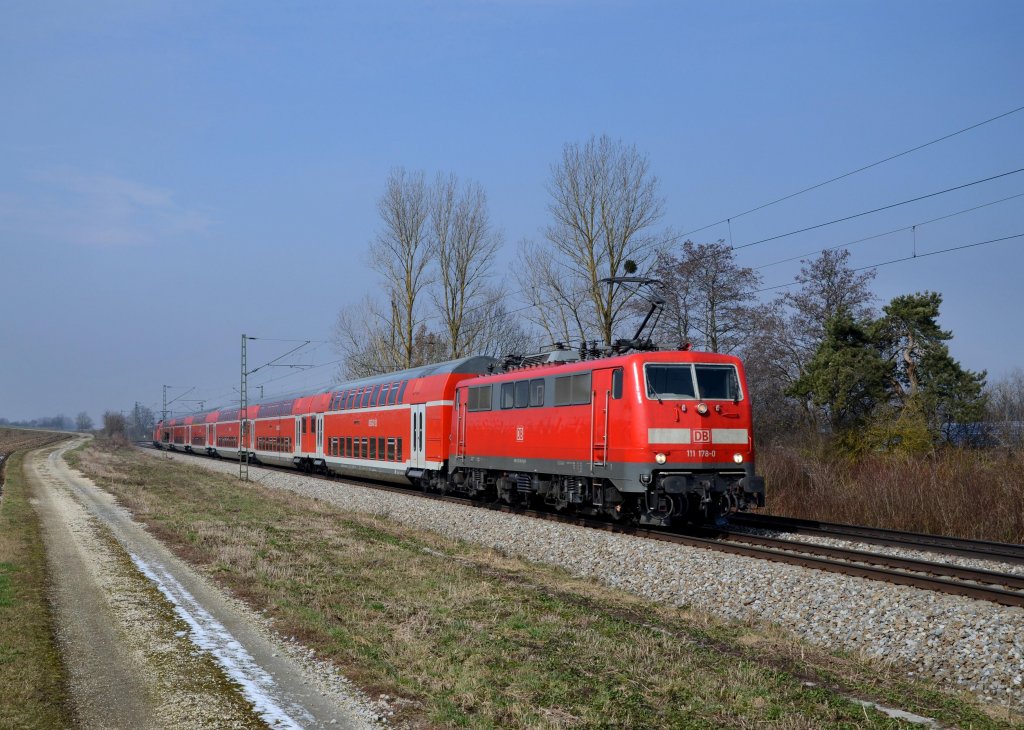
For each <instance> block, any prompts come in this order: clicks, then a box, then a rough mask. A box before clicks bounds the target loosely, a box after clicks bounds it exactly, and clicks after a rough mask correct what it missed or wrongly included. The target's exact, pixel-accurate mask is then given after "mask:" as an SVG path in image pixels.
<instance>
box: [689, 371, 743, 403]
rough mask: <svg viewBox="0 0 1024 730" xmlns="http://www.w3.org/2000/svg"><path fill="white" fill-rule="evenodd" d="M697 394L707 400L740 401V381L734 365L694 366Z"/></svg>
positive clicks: (741, 395)
mask: <svg viewBox="0 0 1024 730" xmlns="http://www.w3.org/2000/svg"><path fill="white" fill-rule="evenodd" d="M693 370H694V372H695V373H696V374H697V392H698V393H700V397H701V398H703V399H705V400H737V401H738V400H740V399H741V398H743V393H741V392H740V379H739V377H738V376H737V375H736V368H734V367H733V366H732V365H694V366H693Z"/></svg>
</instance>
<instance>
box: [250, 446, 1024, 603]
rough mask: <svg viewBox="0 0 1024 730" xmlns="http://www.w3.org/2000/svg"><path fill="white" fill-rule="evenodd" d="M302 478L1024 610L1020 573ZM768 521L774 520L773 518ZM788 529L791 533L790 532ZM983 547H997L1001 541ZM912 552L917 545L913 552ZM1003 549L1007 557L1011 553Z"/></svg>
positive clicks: (935, 542) (763, 524)
mask: <svg viewBox="0 0 1024 730" xmlns="http://www.w3.org/2000/svg"><path fill="white" fill-rule="evenodd" d="M260 466H261V467H262V468H265V469H274V470H280V471H282V472H285V473H291V474H297V473H299V472H296V471H295V470H294V469H289V468H286V467H273V466H267V465H260ZM305 476H314V477H316V478H320V479H326V480H329V481H339V480H343V481H346V482H352V483H355V484H358V485H359V486H364V487H367V488H371V489H377V490H381V491H388V492H394V493H396V494H404V495H406V496H419V497H421V498H426V499H434V500H439V501H444V502H450V503H453V504H461V505H466V506H470V507H474V508H476V509H485V510H492V511H500V512H507V513H512V514H519V515H524V516H527V517H533V518H536V519H542V520H548V521H553V522H560V523H563V524H572V525H578V526H583V527H588V528H592V529H598V530H604V531H606V532H614V533H620V534H625V535H631V536H634V537H640V538H645V539H650V540H658V541H661V542H668V543H673V544H676V545H686V546H689V547H696V548H702V549H708V550H714V551H717V552H721V553H726V554H730V555H743V556H746V557H753V558H759V559H762V560H770V561H772V562H777V563H786V564H789V565H796V566H800V567H804V568H812V569H815V570H824V571H828V572H832V573H839V574H843V575H849V576H855V577H859V578H866V579H869V580H877V581H883V582H886V583H891V584H895V585H907V586H913V587H915V588H922V589H925V590H930V591H936V592H939V593H945V594H949V595H958V596H965V597H968V598H973V599H977V600H984V601H990V602H993V603H998V604H1002V605H1005V606H1012V607H1019V608H1024V576H1021V575H1015V574H1011V573H1002V572H996V571H990V570H981V569H976V568H967V567H961V566H956V565H951V564H949V563H944V562H939V561H926V560H917V559H910V558H900V557H894V556H891V555H884V554H879V553H872V552H868V551H862V550H854V549H847V548H839V547H832V546H825V545H816V544H813V543H806V542H797V541H793V540H785V539H781V538H774V537H764V536H759V535H753V534H749V533H746V532H738V531H734V530H729V529H719V528H699V529H694V530H692V531H689V532H687V533H677V532H666V531H663V530H652V529H647V528H642V527H637V526H634V525H625V524H617V523H611V522H605V521H601V520H596V519H591V518H588V517H581V516H578V515H567V514H559V513H556V512H545V511H541V510H534V509H529V508H523V507H518V506H510V505H504V504H497V503H484V502H479V501H476V500H472V499H467V498H464V497H455V496H451V495H445V494H436V493H431V492H423V491H418V490H414V489H410V488H407V487H399V486H395V485H392V484H384V483H381V482H374V481H368V480H362V479H353V478H350V477H337V476H333V475H316V474H313V475H309V474H306V475H305ZM747 517H751V516H750V515H743V518H744V519H743V520H737V522H739V523H740V524H744V525H749V526H756V527H758V528H760V529H780V528H778V527H771V528H769V527H768V526H767V525H768V523H767V520H760V521H759V520H757V519H755V520H753V521H748V520H747V519H746V518H747ZM757 517H759V516H757ZM771 519H773V520H774V519H776V518H771ZM784 521H785V518H784ZM796 522H800V521H796ZM752 523H756V524H752ZM772 524H780V523H772ZM814 524H827V523H814ZM837 527H838V526H837ZM844 527H849V528H851V529H852V530H856V531H864V533H865V534H866V533H871V532H878V533H892V534H893V535H903V536H904V537H906V536H908V535H912V534H913V533H895V532H894V531H889V530H875V529H874V528H860V527H855V526H844ZM822 529H824V528H822ZM791 531H794V532H795V531H796V530H791ZM827 534H828V536H830V537H837V538H840V539H856V540H857V541H859V542H868V540H865V539H863V538H862V537H861V536H860V535H861V533H860V532H858V533H856V534H857V535H858V536H857V537H856V538H854V537H844V536H843V535H841V534H840V533H839V532H838V531H835V532H827ZM921 537H924V538H932V542H930V543H928V544H929V545H930V548H929V551H930V552H939V553H945V554H947V555H950V554H952V555H960V556H962V555H964V553H965V551H967V550H968V549H969V548H967V547H965V546H964V545H962V543H971V542H972V541H969V540H967V541H965V540H959V539H958V538H945V537H940V536H930V535H923V536H921ZM876 539H877V540H879V541H881V540H883V539H890V540H896V538H895V537H890V538H883V537H877V538H876ZM907 539H909V538H907ZM944 540H945V541H950V543H951V544H952V543H958V545H957V546H955V547H953V548H952V549H949V550H945V549H944V548H943V546H942V541H944ZM878 544H883V545H891V544H893V543H888V542H879V543H878ZM982 544H985V545H1002V543H982ZM898 546H899V547H912V545H910V544H908V543H907V541H906V540H904V541H903V542H900V543H898ZM1007 547H1009V548H1021V549H1022V551H1024V547H1022V546H1014V545H1009V546H1007ZM916 549H923V548H920V547H917V548H916ZM1009 552H1010V553H1012V552H1013V551H1009ZM999 555H1001V553H996V552H994V551H992V550H989V551H987V552H985V553H984V556H983V559H985V560H998V561H1003V562H1007V561H1006V560H1004V559H1003V558H1002V557H999ZM968 557H974V558H979V557H982V556H979V555H978V554H977V553H969V554H968ZM1008 562H1024V560H1021V561H1017V560H1015V559H1013V555H1010V559H1009V561H1008Z"/></svg>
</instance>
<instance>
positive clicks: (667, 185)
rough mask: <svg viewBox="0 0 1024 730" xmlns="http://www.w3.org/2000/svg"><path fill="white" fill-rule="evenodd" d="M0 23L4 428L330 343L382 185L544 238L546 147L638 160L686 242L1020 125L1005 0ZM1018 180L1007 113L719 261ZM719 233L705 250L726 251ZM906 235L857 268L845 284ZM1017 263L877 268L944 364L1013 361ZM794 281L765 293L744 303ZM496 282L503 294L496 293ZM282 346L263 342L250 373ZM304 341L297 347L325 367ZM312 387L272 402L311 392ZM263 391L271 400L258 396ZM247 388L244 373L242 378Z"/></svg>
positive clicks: (1019, 348)
mask: <svg viewBox="0 0 1024 730" xmlns="http://www.w3.org/2000/svg"><path fill="white" fill-rule="evenodd" d="M3 19H4V20H3V23H2V24H0V69H2V71H3V73H2V74H0V99H2V100H3V101H2V105H0V109H2V113H0V161H2V164H0V307H2V312H3V316H2V317H0V416H4V417H7V418H31V417H35V416H41V415H52V414H55V413H58V412H63V413H66V414H68V415H74V414H75V413H77V412H78V411H80V410H86V411H88V412H90V413H91V414H92V415H93V416H94V417H95V418H98V417H99V415H100V414H101V413H102V411H103V410H104V409H107V408H111V409H121V408H129V407H131V404H132V402H133V401H135V400H138V401H141V402H143V403H145V404H147V405H150V406H154V405H156V406H158V405H159V401H160V395H161V386H162V385H164V384H170V385H174V386H179V389H172V391H171V392H172V397H173V396H174V395H175V394H180V393H182V392H184V389H185V387H192V386H195V387H196V391H194V392H193V394H191V395H190V396H188V398H192V397H198V398H206V399H211V400H213V399H216V398H218V397H224V396H225V395H228V396H229V395H230V393H231V387H232V386H236V385H237V378H238V375H237V373H238V340H239V335H240V333H242V332H243V331H244V332H247V333H251V334H255V335H258V336H261V337H269V338H282V339H288V338H300V339H306V338H309V339H314V340H316V339H320V340H326V339H328V337H329V335H330V330H331V327H332V325H333V322H334V320H335V317H336V314H337V311H338V309H339V307H341V306H342V305H344V304H346V303H351V302H354V301H356V300H358V299H360V298H361V297H362V296H363V295H364V294H366V293H370V292H372V291H373V290H374V287H375V285H376V282H375V277H374V275H373V274H372V273H371V272H370V271H369V269H368V267H367V266H366V257H365V250H366V246H367V244H368V242H370V241H371V240H372V238H373V236H374V233H375V231H376V229H377V226H378V218H377V213H376V207H375V206H376V200H377V198H378V196H379V195H380V193H381V191H382V189H383V185H384V181H385V178H386V177H387V175H388V172H389V171H390V170H391V169H392V168H394V167H396V166H404V167H406V168H409V169H423V170H426V171H427V172H428V174H432V173H433V172H434V171H439V170H440V171H445V172H449V171H450V172H454V173H455V174H457V175H459V176H460V177H461V178H464V179H473V180H477V181H479V182H480V183H481V184H483V186H484V187H485V188H486V190H487V192H488V194H489V197H490V202H491V210H492V215H493V218H494V221H495V223H496V224H497V226H498V227H500V228H501V229H502V230H503V232H504V235H505V239H506V241H507V242H508V245H507V247H506V251H505V253H504V255H503V256H502V258H501V261H500V262H499V263H500V267H499V268H500V270H501V271H508V270H509V269H510V268H511V267H515V266H521V265H523V264H522V262H519V261H517V260H516V256H515V253H514V252H515V246H514V244H515V243H516V242H517V241H519V240H521V239H523V238H536V237H538V233H539V231H540V230H541V229H542V227H543V226H544V224H545V203H546V193H545V182H546V180H547V178H548V175H549V171H550V165H551V164H552V163H553V162H555V161H556V160H557V158H558V156H559V154H560V150H561V148H562V146H563V145H564V144H565V143H566V142H575V141H584V140H586V139H587V138H588V137H590V135H592V134H601V133H607V134H609V135H611V136H612V137H614V138H618V139H622V140H624V141H626V142H628V143H632V144H636V145H637V147H638V148H639V149H640V150H641V151H643V152H644V153H646V154H647V155H648V156H649V157H650V160H651V163H652V167H653V170H654V172H655V173H656V174H657V175H658V177H659V178H660V181H661V191H662V194H663V195H664V197H665V199H666V216H665V221H664V223H665V225H668V226H671V227H673V228H675V229H676V230H678V231H689V230H692V229H694V228H698V227H700V226H703V225H704V224H707V223H711V222H713V221H718V220H720V219H723V218H726V217H729V216H735V215H736V214H737V213H740V212H742V211H744V210H747V209H749V208H751V207H753V206H755V205H758V204H760V203H763V202H765V201H768V200H771V199H774V198H776V197H779V196H781V195H785V194H787V193H790V192H793V191H795V190H799V189H801V188H803V187H806V186H808V185H811V184H814V183H816V182H819V181H821V180H824V179H828V178H830V177H832V176H834V175H837V174H840V173H843V172H846V171H848V170H851V169H854V168H857V167H860V166H861V165H864V164H866V163H870V162H873V161H876V160H879V159H882V158H884V157H887V156H888V155H891V154H894V153H897V152H900V151H902V150H905V149H908V148H910V147H913V146H915V145H917V144H921V143H923V142H926V141H929V140H931V139H934V138H936V137H939V136H942V135H944V134H947V133H949V132H953V131H955V130H957V129H960V128H962V127H965V126H968V125H970V124H973V123H976V122H978V121H981V120H983V119H988V118H990V117H993V116H995V115H997V114H1000V113H1003V112H1006V111H1009V110H1010V109H1014V108H1017V107H1020V106H1022V105H1024V44H1022V43H1021V42H1020V38H1021V37H1022V32H1024V4H1021V3H1019V2H985V1H984V0H973V1H972V2H955V3H953V2H910V1H905V2H891V1H888V2H827V3H824V2H797V1H793V2H722V3H699V4H698V3H686V2H638V3H625V2H569V1H566V2H559V1H556V0H553V1H552V2H497V1H495V2H421V3H412V2H409V3H404V2H378V3H365V4H354V3H352V4H350V3H341V2H324V3H269V2H246V3H242V2H235V3H212V2H211V3H196V4H193V5H191V6H189V5H186V4H182V3H169V2H168V3H162V2H148V3H147V2H135V1H133V2H95V3H88V4H85V3H72V2H45V1H42V0H37V1H35V2H9V3H6V4H5V6H4V10H3ZM1022 167H1024V112H1021V113H1017V114H1014V115H1011V116H1008V117H1006V118H1004V119H1001V120H998V121H996V122H992V123H991V124H988V125H985V126H983V127H981V128H979V129H977V130H974V131H971V132H968V133H965V134H963V135H959V136H957V137H955V138H953V139H951V140H948V141H946V142H942V143H940V144H937V145H933V146H931V147H929V148H927V149H925V150H922V151H920V152H917V153H914V154H912V155H907V156H905V157H902V158H900V159H898V160H896V161H893V162H890V163H887V164H885V165H881V166H879V167H877V168H874V169H872V170H870V171H867V172H864V173H861V174H859V175H855V176H853V177H851V178H848V179H846V180H843V181H841V182H838V183H834V184H832V185H828V186H826V187H824V188H821V189H820V190H817V191H814V192H812V193H808V194H806V195H802V196H799V197H797V198H794V199H792V200H790V201H787V202H785V203H782V204H779V205H776V206H772V207H770V208H767V209H765V210H763V211H760V212H757V213H754V214H751V215H748V216H743V217H738V218H735V219H734V220H733V222H732V233H731V240H732V242H733V243H735V244H737V245H741V244H743V243H746V242H750V241H754V240H758V239H761V238H765V237H767V236H772V235H775V234H778V233H784V232H787V231H790V230H794V229H797V228H803V227H805V226H808V225H813V224H815V223H819V222H822V221H826V220H830V219H833V218H838V217H842V216H845V215H849V214H852V213H856V212H859V211H862V210H867V209H870V208H875V207H879V206H883V205H887V204H889V203H893V202H897V201H900V200H905V199H907V198H912V197H916V196H919V195H924V194H927V193H931V192H934V191H937V190H941V189H944V188H948V187H953V186H956V185H960V184H963V183H966V182H970V181H973V180H977V179H980V178H985V177H989V176H992V175H996V174H1000V173H1004V172H1008V171H1011V170H1016V169H1018V168H1022ZM1018 193H1024V173H1018V174H1016V175H1011V176H1008V177H1005V178H1002V179H1000V180H996V181H992V182H990V183H985V184H983V185H976V186H973V187H970V188H967V189H964V190H961V191H957V192H955V193H950V194H948V195H942V196H938V197H935V198H931V199H929V200H927V201H921V202H920V203H916V204H913V205H908V206H903V207H900V208H897V209H893V210H891V211H886V212H885V213H880V214H877V215H872V216H865V217H862V218H858V219H856V220H854V221H849V222H847V223H844V224H840V225H836V226H830V227H828V228H824V229H819V230H817V231H814V232H809V233H806V234H801V235H797V236H790V237H787V238H783V239H780V240H778V241H773V242H770V243H765V244H762V245H759V246H754V247H751V248H747V249H743V250H741V251H740V252H739V254H738V258H739V260H740V262H741V263H743V264H747V265H751V266H761V265H764V264H768V263H772V262H774V261H777V260H779V259H783V258H787V257H790V256H796V255H799V254H806V253H810V252H813V251H816V250H819V249H821V248H823V247H825V246H833V245H837V244H840V243H844V242H846V241H852V240H855V239H858V238H862V237H864V236H869V235H872V234H875V233H879V232H882V231H886V230H890V229H894V228H900V227H904V226H910V225H913V224H915V223H920V222H923V221H926V220H929V219H931V218H935V217H938V216H942V215H946V214H949V213H953V212H956V211H959V210H963V209H966V208H969V207H972V206H976V205H981V204H983V203H988V202H992V201H995V200H998V199H1000V198H1005V197H1008V196H1012V195H1016V194H1018ZM1018 233H1024V198H1017V199H1014V200H1010V201H1007V202H1003V203H1000V204H997V205H992V206H989V207H987V208H984V209H982V210H978V211H975V212H973V213H967V214H964V215H961V216H957V217H955V218H951V219H948V220H944V221H939V222H936V223H932V224H929V225H925V226H921V227H919V228H918V230H917V250H918V252H927V251H934V250H938V249H942V248H947V247H950V246H955V245H959V244H963V243H973V242H975V241H983V240H987V239H991V238H997V237H1001V236H1008V235H1013V234H1018ZM729 237H730V235H729V231H728V230H727V226H724V225H721V226H717V227H715V228H711V229H708V230H705V231H702V232H700V233H699V234H694V236H693V238H694V239H695V240H698V241H707V240H715V239H718V238H727V239H728V238H729ZM911 246H912V239H911V235H910V233H909V232H905V233H902V234H895V235H892V236H889V237H885V238H880V239H876V240H873V241H866V242H863V243H859V244H856V245H855V246H853V248H852V249H851V250H852V252H853V263H854V264H855V265H857V266H866V265H869V264H874V263H878V262H881V261H886V260H890V259H892V258H898V257H900V256H904V255H909V253H910V252H911ZM1022 251H1024V239H1015V240H1011V241H1006V242H1003V243H999V244H994V245H991V246H985V247H981V248H977V249H972V250H969V251H964V252H959V253H953V254H948V255H943V256H934V257H930V258H923V259H920V260H919V261H915V262H909V263H902V264H895V265H892V266H888V267H884V268H882V269H879V271H878V277H877V279H876V283H875V290H876V292H877V294H878V295H879V298H880V300H882V301H887V300H888V299H889V298H891V297H893V296H895V295H897V294H900V293H907V292H911V291H920V290H925V289H930V290H936V291H940V292H942V294H943V295H944V297H945V303H944V307H943V316H942V323H943V325H944V326H946V327H948V328H951V329H952V330H953V331H954V333H955V335H956V337H955V340H954V341H953V343H952V350H953V353H954V355H955V356H956V357H958V358H959V359H960V360H961V361H962V362H963V363H964V365H966V366H968V367H971V368H974V369H988V370H989V372H990V373H991V374H992V375H994V376H997V377H998V376H1000V375H1002V374H1005V373H1006V372H1008V371H1010V370H1011V369H1013V368H1015V367H1020V366H1022V365H1024V341H1022V339H1024V338H1022V337H1021V334H1022V328H1021V326H1020V324H1019V321H1020V319H1019V318H1020V313H1021V312H1022V311H1024V286H1022V284H1021V274H1022V273H1024V266H1022V262H1024V256H1022ZM798 268H799V263H798V262H795V261H794V262H789V263H786V264H779V265H776V266H771V267H768V268H765V269H762V270H761V273H762V274H763V276H764V282H765V285H766V286H771V285H774V284H781V283H785V282H788V281H791V280H792V277H793V275H794V274H795V273H796V271H797V270H798ZM512 288H513V289H514V287H512ZM287 347H288V345H287V344H286V343H275V342H256V343H253V345H252V350H251V353H250V354H251V357H252V358H253V359H254V360H255V361H260V362H262V361H263V360H267V359H270V358H272V357H274V356H276V355H278V354H280V353H281V352H283V351H284V349H287ZM336 357H337V356H336V355H335V354H334V353H333V352H332V351H331V349H330V347H329V346H328V345H321V346H320V347H319V349H318V350H317V351H315V352H311V353H310V354H308V355H306V358H307V360H306V362H309V363H323V362H327V361H329V360H333V359H335V358H336ZM330 370H331V368H329V367H328V368H321V369H319V370H313V371H308V372H304V373H297V372H292V371H288V372H285V371H272V375H270V376H269V377H274V378H281V379H280V380H276V381H275V382H273V383H269V384H268V385H267V391H268V394H269V393H270V392H272V391H273V390H275V389H281V390H285V389H288V390H290V389H295V388H302V387H311V386H314V385H319V384H321V383H323V382H325V381H326V380H328V379H329V376H330ZM283 375H290V376H291V377H287V378H283V377H282V376H283ZM265 377H267V376H262V375H261V376H260V377H259V378H254V382H259V380H261V379H265Z"/></svg>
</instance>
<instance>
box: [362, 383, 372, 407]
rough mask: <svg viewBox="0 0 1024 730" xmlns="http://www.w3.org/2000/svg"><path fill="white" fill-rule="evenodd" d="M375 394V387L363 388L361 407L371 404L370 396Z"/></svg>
mask: <svg viewBox="0 0 1024 730" xmlns="http://www.w3.org/2000/svg"><path fill="white" fill-rule="evenodd" d="M371 395H373V388H371V387H370V386H366V387H365V388H363V397H362V398H361V399H360V400H359V407H360V408H366V406H368V405H370V396H371Z"/></svg>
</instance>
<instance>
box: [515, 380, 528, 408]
mask: <svg viewBox="0 0 1024 730" xmlns="http://www.w3.org/2000/svg"><path fill="white" fill-rule="evenodd" d="M528 405H530V381H529V380H519V381H516V408H526V407H527V406H528Z"/></svg>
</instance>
